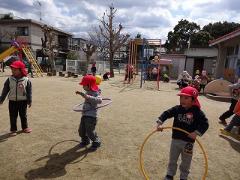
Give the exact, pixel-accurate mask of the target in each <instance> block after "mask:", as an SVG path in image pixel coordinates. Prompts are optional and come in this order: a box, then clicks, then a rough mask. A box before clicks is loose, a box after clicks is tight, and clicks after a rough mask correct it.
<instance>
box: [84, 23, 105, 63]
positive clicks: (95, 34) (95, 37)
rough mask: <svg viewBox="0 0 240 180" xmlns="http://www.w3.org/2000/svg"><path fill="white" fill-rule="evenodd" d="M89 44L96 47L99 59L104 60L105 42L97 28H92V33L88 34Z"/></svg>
mask: <svg viewBox="0 0 240 180" xmlns="http://www.w3.org/2000/svg"><path fill="white" fill-rule="evenodd" d="M88 35H89V39H90V42H91V43H92V44H95V46H97V49H96V51H97V52H98V53H99V54H100V56H101V58H102V59H103V60H104V59H106V57H107V55H108V54H109V52H108V43H107V40H106V39H105V38H104V37H103V36H102V34H101V31H100V29H99V28H98V27H93V28H92V31H91V32H89V33H88Z"/></svg>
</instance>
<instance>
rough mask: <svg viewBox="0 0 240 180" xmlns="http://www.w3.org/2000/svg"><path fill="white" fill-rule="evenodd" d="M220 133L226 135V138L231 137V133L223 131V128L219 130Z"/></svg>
mask: <svg viewBox="0 0 240 180" xmlns="http://www.w3.org/2000/svg"><path fill="white" fill-rule="evenodd" d="M220 132H221V133H222V134H224V135H226V136H231V135H232V133H231V132H229V131H226V130H225V129H223V128H221V129H220Z"/></svg>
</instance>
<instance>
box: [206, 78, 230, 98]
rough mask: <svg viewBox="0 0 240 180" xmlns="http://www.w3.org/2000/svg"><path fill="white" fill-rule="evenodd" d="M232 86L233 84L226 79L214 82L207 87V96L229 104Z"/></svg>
mask: <svg viewBox="0 0 240 180" xmlns="http://www.w3.org/2000/svg"><path fill="white" fill-rule="evenodd" d="M230 85H232V83H231V82H229V81H227V80H224V79H216V80H213V81H211V82H209V83H208V84H207V85H206V87H205V93H206V96H207V97H208V98H210V99H214V100H216V101H223V102H229V101H230V100H231V95H230V89H229V86H230Z"/></svg>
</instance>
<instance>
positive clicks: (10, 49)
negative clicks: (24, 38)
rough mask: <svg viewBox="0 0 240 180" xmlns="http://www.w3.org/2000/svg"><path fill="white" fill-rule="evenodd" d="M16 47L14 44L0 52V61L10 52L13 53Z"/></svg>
mask: <svg viewBox="0 0 240 180" xmlns="http://www.w3.org/2000/svg"><path fill="white" fill-rule="evenodd" d="M17 50H18V49H17V48H16V47H14V46H12V47H10V48H8V49H7V50H6V51H3V52H2V53H1V54H0V62H2V61H3V59H4V58H6V57H7V56H10V55H11V54H12V53H14V52H15V51H17Z"/></svg>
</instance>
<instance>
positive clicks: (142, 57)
mask: <svg viewBox="0 0 240 180" xmlns="http://www.w3.org/2000/svg"><path fill="white" fill-rule="evenodd" d="M157 48H159V50H158V52H159V54H158V59H157V60H156V61H154V63H151V60H150V57H153V56H154V52H155V50H156V49H157ZM160 52H161V40H160V39H145V38H144V39H134V40H131V41H130V42H129V59H128V64H127V65H126V68H125V79H124V82H126V81H127V83H132V82H133V81H134V80H135V78H136V75H137V74H138V73H139V70H141V71H140V72H141V80H140V88H142V86H143V83H145V80H146V79H149V76H151V77H152V76H153V74H152V71H153V72H154V71H156V72H155V75H154V76H156V78H155V79H154V80H156V82H157V89H158V90H159V84H160V74H161V68H163V67H167V69H168V70H169V69H170V66H171V64H172V61H171V60H168V59H161V58H160V55H161V54H160ZM155 55H156V54H155Z"/></svg>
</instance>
